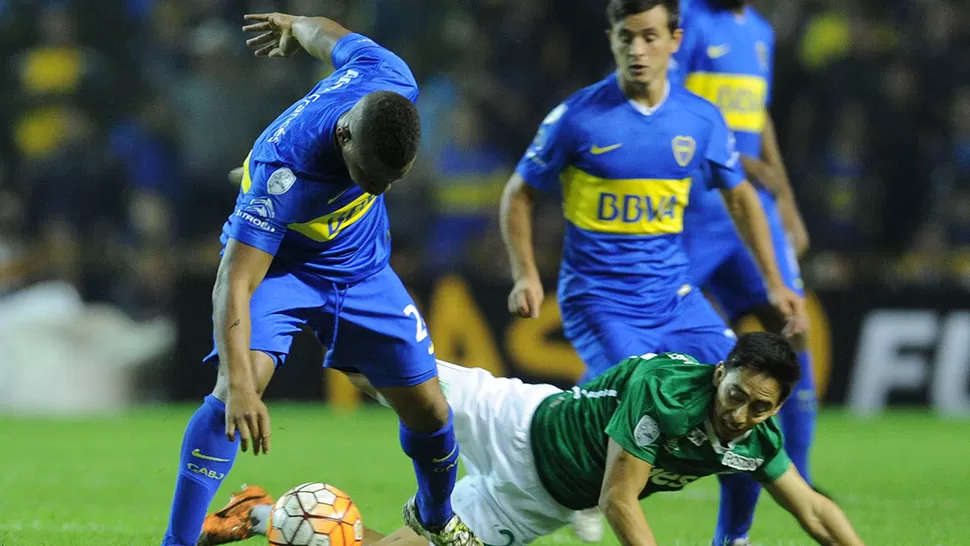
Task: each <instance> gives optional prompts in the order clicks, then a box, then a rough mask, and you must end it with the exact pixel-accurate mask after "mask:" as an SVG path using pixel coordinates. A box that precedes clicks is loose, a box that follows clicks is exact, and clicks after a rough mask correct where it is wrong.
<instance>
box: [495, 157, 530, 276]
mask: <svg viewBox="0 0 970 546" xmlns="http://www.w3.org/2000/svg"><path fill="white" fill-rule="evenodd" d="M517 176H518V175H515V176H514V177H513V180H510V181H509V184H508V185H507V186H505V191H504V192H503V193H502V202H501V206H500V211H499V217H500V220H499V222H500V224H501V230H502V240H503V241H504V242H505V248H506V251H507V252H508V255H509V264H510V265H511V268H512V278H513V279H516V280H518V279H521V278H524V277H529V276H538V275H539V272H538V268H537V267H536V261H535V254H534V253H533V248H532V209H533V202H532V198H531V197H530V196H529V194H528V193H527V191H526V189H525V188H524V183H523V182H521V181H519V182H517V181H516V180H515V177H517Z"/></svg>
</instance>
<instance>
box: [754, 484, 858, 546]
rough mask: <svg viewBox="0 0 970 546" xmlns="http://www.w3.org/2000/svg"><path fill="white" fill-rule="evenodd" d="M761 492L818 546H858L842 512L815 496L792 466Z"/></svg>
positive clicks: (827, 501) (856, 539)
mask: <svg viewBox="0 0 970 546" xmlns="http://www.w3.org/2000/svg"><path fill="white" fill-rule="evenodd" d="M765 489H767V490H768V492H769V493H771V496H772V497H773V498H774V499H775V501H776V502H778V504H780V505H781V506H782V508H784V509H785V510H787V511H788V512H790V513H791V514H792V515H793V516H795V517H796V518H797V519H798V523H800V524H801V526H802V528H803V529H805V531H806V532H807V533H808V534H809V535H811V536H812V538H814V539H815V540H816V541H817V542H818V543H819V544H827V545H838V546H862V544H863V542H862V539H861V538H859V535H857V534H856V532H855V529H853V528H852V524H851V523H849V519H848V518H846V517H845V514H844V513H843V512H842V510H841V509H840V508H839V507H838V506H837V505H836V504H835V503H834V502H832V501H831V500H829V499H827V498H825V497H824V496H823V495H820V494H818V493H817V492H815V490H813V489H812V488H811V486H809V485H808V483H806V482H805V480H804V479H802V476H801V475H800V474H799V473H798V470H796V469H795V465H791V466H789V467H788V470H787V471H785V473H784V474H782V475H781V477H780V478H778V479H777V480H775V481H774V482H772V483H770V484H766V485H765Z"/></svg>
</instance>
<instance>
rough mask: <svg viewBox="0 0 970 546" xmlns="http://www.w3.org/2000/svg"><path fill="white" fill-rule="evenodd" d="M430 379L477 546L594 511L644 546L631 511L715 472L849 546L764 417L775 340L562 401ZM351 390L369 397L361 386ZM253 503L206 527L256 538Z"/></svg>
mask: <svg viewBox="0 0 970 546" xmlns="http://www.w3.org/2000/svg"><path fill="white" fill-rule="evenodd" d="M438 372H439V377H440V381H441V383H442V387H443V389H444V391H445V396H446V398H447V399H448V403H449V404H450V405H451V407H452V409H453V411H454V413H455V417H454V420H455V421H454V422H455V433H456V436H457V438H458V442H459V444H460V445H461V449H462V454H461V458H462V460H463V462H464V464H465V469H466V470H467V475H466V476H465V477H464V478H462V479H461V480H460V481H459V482H458V485H457V486H456V487H455V492H454V494H453V495H452V504H453V507H454V510H455V512H456V513H457V514H459V515H460V516H461V518H462V520H463V521H465V522H466V524H467V525H468V526H469V528H471V529H472V530H473V531H474V532H475V533H476V534H477V535H478V536H479V537H480V538H481V539H482V541H483V542H485V543H486V544H491V545H501V546H512V545H516V544H527V543H529V542H531V541H533V540H535V539H537V538H539V537H541V536H543V535H547V534H550V533H552V532H554V531H556V530H557V529H559V528H560V527H563V526H565V525H567V524H568V523H569V522H570V519H571V517H572V513H573V512H574V511H575V510H583V509H587V508H592V507H594V506H598V507H599V508H600V509H602V511H603V512H604V513H605V514H606V518H607V520H608V521H609V523H610V525H611V526H612V528H613V531H614V532H615V533H616V536H617V538H619V540H620V543H621V544H624V545H630V544H636V545H652V544H656V543H657V541H656V539H655V538H654V535H653V532H652V531H651V530H650V526H649V525H648V523H647V519H646V517H645V515H644V513H643V510H642V509H641V507H640V503H639V499H642V498H644V497H646V496H648V495H651V494H653V493H658V492H665V491H679V490H680V489H682V488H683V487H684V486H686V485H687V484H689V483H691V482H694V481H696V480H698V479H700V478H702V477H704V476H710V475H712V474H724V473H746V474H749V475H751V476H752V477H753V478H754V479H756V480H757V481H759V482H761V483H762V484H763V485H764V486H765V488H766V489H767V490H768V491H769V493H771V496H772V497H774V499H775V500H776V501H777V502H778V503H779V504H780V505H781V506H782V507H783V508H785V509H786V510H788V511H789V512H790V513H791V514H792V515H794V516H795V517H796V518H797V519H798V522H799V523H800V524H801V526H802V528H804V529H805V530H806V531H807V532H808V534H810V535H811V536H812V537H813V538H815V540H817V541H818V542H819V543H821V544H839V545H856V544H862V541H861V540H860V539H859V537H858V536H857V535H856V533H855V531H854V530H853V528H852V526H851V524H850V523H849V521H848V520H847V519H846V517H845V515H844V514H843V513H842V510H840V509H839V508H838V506H836V505H835V503H833V502H832V501H831V500H829V499H827V498H826V497H824V496H822V495H820V494H818V493H816V492H815V491H814V490H812V488H811V487H809V485H808V484H807V483H806V482H805V480H803V479H802V477H801V476H800V475H799V474H798V471H797V470H796V469H795V467H794V466H793V465H792V463H791V460H790V459H789V458H788V455H786V454H785V451H784V449H783V447H782V443H783V439H782V433H781V430H780V429H779V427H778V424H777V423H776V422H775V420H774V419H772V417H773V416H774V415H775V414H776V413H778V410H779V409H780V408H781V406H782V404H783V403H784V401H785V399H786V398H787V397H788V395H789V394H790V393H791V390H792V387H793V386H794V385H795V384H796V383H797V382H798V379H799V367H798V360H797V358H796V356H795V353H794V351H793V350H792V349H791V347H790V346H789V344H788V342H786V341H785V340H784V338H782V337H781V336H778V335H775V334H770V333H765V332H758V333H751V334H746V335H743V336H741V337H740V338H739V339H738V343H737V345H736V346H735V348H734V350H733V351H732V352H731V354H730V355H729V357H728V359H727V361H726V362H721V363H719V364H718V365H717V366H708V365H704V364H701V363H699V362H698V361H697V360H695V359H694V358H693V357H691V356H689V355H685V354H680V353H664V354H660V355H652V354H649V355H643V356H640V357H631V358H628V359H626V360H624V361H622V362H620V363H619V364H618V365H617V366H615V367H614V368H612V369H610V370H609V371H607V372H606V373H605V374H603V375H601V376H600V377H598V378H597V379H595V380H593V381H591V382H589V383H586V384H584V385H583V386H581V387H573V388H572V389H570V390H566V391H563V390H560V389H558V388H556V387H554V386H552V385H530V384H526V383H523V382H521V381H519V380H518V379H509V378H499V377H494V376H492V375H491V374H490V373H489V372H487V371H485V370H481V369H474V368H464V367H461V366H456V365H454V364H449V363H446V362H440V361H439V364H438ZM352 380H353V381H354V382H355V384H357V385H358V386H359V387H361V388H362V389H363V390H365V391H366V392H368V393H370V394H372V395H374V394H376V391H374V390H373V388H370V386H369V385H368V384H367V383H366V380H364V379H363V378H362V377H352ZM378 399H379V397H378ZM236 498H237V499H239V498H245V495H240V496H238V497H236ZM261 499H262V500H260V501H252V502H249V503H246V502H239V501H236V502H235V503H234V504H233V505H232V506H231V509H229V510H224V511H222V512H218V513H217V514H213V515H210V516H209V518H207V520H206V527H207V528H215V527H222V528H231V529H235V531H236V534H237V535H239V536H237V537H234V538H232V539H238V538H244V537H246V536H251V535H252V534H255V533H259V532H260V531H262V532H265V527H266V524H267V521H268V520H269V518H268V516H269V514H270V512H271V506H269V505H268V504H267V502H270V501H269V500H268V497H261ZM258 503H261V504H262V505H261V506H254V505H256V504H258ZM260 527H262V529H260ZM210 536H212V534H211V533H210ZM226 538H227V539H230V538H229V537H226ZM364 542H365V544H368V545H369V544H373V543H379V544H381V545H382V546H384V545H387V546H426V545H427V540H425V539H423V538H421V537H419V536H418V535H416V534H414V533H413V532H412V531H410V530H409V529H408V528H402V529H400V530H398V531H396V532H395V533H393V534H392V535H390V536H387V537H382V535H380V534H379V533H376V532H368V533H367V534H366V535H365V540H364Z"/></svg>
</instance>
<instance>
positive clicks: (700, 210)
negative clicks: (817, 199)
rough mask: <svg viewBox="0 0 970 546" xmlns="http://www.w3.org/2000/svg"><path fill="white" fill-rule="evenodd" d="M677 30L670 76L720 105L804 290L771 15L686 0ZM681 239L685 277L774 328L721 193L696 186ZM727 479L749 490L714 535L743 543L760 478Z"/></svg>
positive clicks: (792, 427) (811, 413)
mask: <svg viewBox="0 0 970 546" xmlns="http://www.w3.org/2000/svg"><path fill="white" fill-rule="evenodd" d="M682 7H683V8H684V10H683V17H682V25H681V26H682V27H683V29H684V40H683V43H682V44H681V47H680V50H679V51H678V52H677V54H676V55H675V56H674V62H673V63H671V65H672V66H671V73H670V77H671V79H672V80H674V81H678V82H683V83H684V84H685V86H686V87H687V89H689V90H690V91H693V92H694V93H696V94H698V95H700V96H702V97H704V98H706V99H708V100H710V101H711V102H713V103H714V104H716V105H718V107H719V108H720V110H721V113H722V114H723V115H724V118H725V120H726V121H727V124H728V127H729V128H730V129H731V130H732V131H733V132H734V134H735V136H736V137H737V147H738V151H739V152H740V153H741V162H742V164H743V166H744V170H745V172H746V173H747V175H748V178H749V179H750V180H753V181H755V182H756V184H755V187H756V188H757V189H758V194H759V196H760V198H761V203H762V206H763V207H764V210H765V214H766V216H767V218H768V224H769V226H770V227H771V233H772V240H773V242H774V247H775V252H776V262H777V263H778V269H779V271H781V274H782V277H783V279H784V281H785V284H786V285H787V286H788V287H789V288H791V289H792V290H794V291H796V292H798V293H799V294H802V293H803V286H802V279H801V275H800V274H799V270H798V256H799V255H801V253H802V252H804V250H805V249H806V247H807V245H808V237H807V235H806V232H805V226H804V224H803V222H802V218H801V215H800V214H799V212H798V207H797V205H796V204H795V199H794V196H793V193H792V190H791V186H790V185H789V183H788V179H787V176H786V174H785V166H784V162H783V161H782V158H781V152H780V151H779V147H778V142H777V140H776V137H775V130H774V126H773V124H772V121H771V117H770V115H769V114H768V106H769V104H770V102H771V80H772V72H773V68H774V66H773V63H774V45H775V36H774V31H773V30H772V28H771V25H770V23H768V21H766V20H765V19H764V18H763V17H761V15H760V14H758V13H757V12H756V11H755V9H754V8H752V7H750V6H748V5H747V2H746V1H745V0H683V2H682ZM684 224H685V227H684V248H685V250H686V251H687V255H688V257H689V259H690V269H691V281H692V282H693V283H694V285H695V286H700V287H703V288H704V290H705V291H706V292H707V293H708V295H710V296H711V297H712V298H713V299H714V300H715V301H716V302H717V304H718V306H719V307H720V308H721V309H722V311H723V312H724V314H725V315H726V316H727V317H728V319H729V320H730V321H731V322H732V324H734V323H736V322H737V321H738V320H739V319H741V318H742V317H744V316H745V315H750V314H753V315H755V316H757V317H758V318H759V319H760V321H761V323H762V325H763V326H764V327H765V328H766V329H768V330H771V331H774V332H780V331H781V330H782V328H783V327H784V324H785V321H784V317H781V316H779V315H778V313H777V312H776V311H775V309H774V307H773V306H772V305H771V304H770V303H769V298H768V293H767V292H766V290H765V288H764V285H763V284H762V282H761V277H760V275H759V274H758V271H757V268H756V266H755V264H754V263H753V261H752V258H751V255H750V254H749V253H748V250H747V248H745V246H744V244H743V243H742V242H741V241H740V240H739V238H738V237H737V235H736V232H735V230H734V226H733V225H732V223H731V219H730V216H729V214H728V212H727V211H726V210H725V208H724V203H723V201H722V200H721V199H720V197H719V196H718V195H716V194H714V192H697V193H696V194H695V195H694V196H693V199H692V201H691V206H690V207H688V209H687V211H686V213H685V216H684ZM807 333H808V332H807V330H806V331H802V332H800V333H799V334H798V335H797V336H794V337H793V338H791V341H792V344H793V345H794V346H795V348H796V350H797V351H798V356H799V361H800V363H801V366H802V369H803V370H805V373H803V374H802V379H801V381H800V382H799V384H798V386H797V387H796V389H795V392H794V393H793V395H792V398H791V401H790V402H789V403H788V404H787V405H785V407H784V409H783V410H782V412H781V414H780V420H781V423H782V428H783V429H784V432H785V450H786V451H787V452H788V453H789V454H790V455H791V458H792V461H793V462H794V463H795V467H796V468H798V471H799V472H800V473H801V474H802V476H804V477H805V479H806V481H809V483H811V480H810V474H809V465H808V454H809V448H810V445H811V441H812V437H813V436H814V429H815V413H816V395H815V384H814V381H813V374H812V363H811V359H810V357H809V353H808V350H807V343H806V336H807ZM726 479H727V480H728V481H737V482H739V483H738V484H737V485H732V488H737V489H738V490H744V491H747V493H746V494H738V495H737V496H733V497H732V498H733V499H734V500H736V501H740V502H737V503H733V502H731V501H730V500H729V499H723V502H722V503H721V514H720V518H719V520H718V521H719V525H718V530H717V533H716V537H717V538H718V540H719V541H720V542H719V543H722V542H728V543H731V542H734V541H737V542H736V543H737V544H744V543H746V541H747V535H748V531H749V530H750V528H751V521H752V518H753V516H754V507H755V504H756V502H757V499H758V492H759V491H760V489H761V488H760V487H759V486H758V484H757V483H755V482H754V481H753V480H748V479H747V478H746V477H744V476H732V477H729V478H726Z"/></svg>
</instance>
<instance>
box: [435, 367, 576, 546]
mask: <svg viewBox="0 0 970 546" xmlns="http://www.w3.org/2000/svg"><path fill="white" fill-rule="evenodd" d="M438 379H439V381H440V382H441V386H442V389H443V390H444V392H445V398H447V399H448V403H449V405H451V408H452V411H453V412H454V426H455V437H456V439H457V440H458V444H459V446H460V449H461V459H462V462H463V463H464V465H465V470H466V471H467V475H466V476H465V477H463V478H462V479H461V480H459V481H458V484H457V485H456V486H455V490H454V493H452V497H451V503H452V507H453V509H454V510H455V513H456V514H458V515H459V516H461V518H462V520H464V522H465V523H466V524H467V525H468V527H469V528H471V530H472V531H474V532H475V534H476V535H478V538H480V539H481V540H482V542H484V543H485V544H486V545H488V546H514V545H518V544H527V543H529V542H532V541H533V540H535V539H537V538H539V537H541V536H544V535H548V534H550V533H552V532H554V531H556V530H557V529H559V528H560V527H562V526H564V525H566V524H568V523H569V521H570V517H571V515H572V513H573V511H572V510H570V509H568V508H566V507H564V506H562V505H560V504H559V503H558V502H556V501H555V500H554V499H553V498H552V497H551V496H550V495H549V493H547V492H546V490H545V488H544V487H543V486H542V483H541V482H540V481H539V474H538V472H537V471H536V466H535V461H534V459H533V455H532V445H531V441H530V426H531V423H532V415H533V414H534V413H535V410H536V408H537V407H538V406H539V403H540V402H542V401H543V400H545V399H546V398H547V397H548V396H550V395H553V394H556V393H558V392H561V391H560V389H558V388H556V387H554V386H552V385H530V384H527V383H523V382H522V381H519V380H518V379H509V378H503V377H495V376H493V375H492V374H490V373H488V372H487V371H485V370H481V369H478V368H465V367H462V366H457V365H455V364H450V363H447V362H443V361H440V360H439V361H438Z"/></svg>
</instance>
